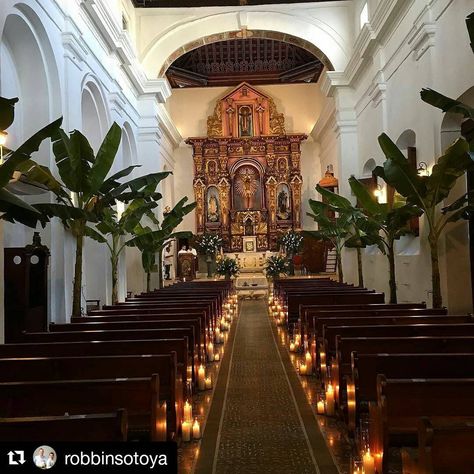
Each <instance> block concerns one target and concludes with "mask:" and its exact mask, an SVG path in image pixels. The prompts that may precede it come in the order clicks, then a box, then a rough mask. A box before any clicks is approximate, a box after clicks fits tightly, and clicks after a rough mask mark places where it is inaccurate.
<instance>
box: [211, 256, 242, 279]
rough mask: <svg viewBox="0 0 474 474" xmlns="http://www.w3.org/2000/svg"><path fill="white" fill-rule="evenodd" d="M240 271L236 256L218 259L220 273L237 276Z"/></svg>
mask: <svg viewBox="0 0 474 474" xmlns="http://www.w3.org/2000/svg"><path fill="white" fill-rule="evenodd" d="M239 272H240V266H239V264H238V263H237V260H235V258H230V257H223V258H220V259H218V260H217V265H216V273H217V274H218V275H222V276H225V277H226V278H230V277H233V276H237V275H238V274H239Z"/></svg>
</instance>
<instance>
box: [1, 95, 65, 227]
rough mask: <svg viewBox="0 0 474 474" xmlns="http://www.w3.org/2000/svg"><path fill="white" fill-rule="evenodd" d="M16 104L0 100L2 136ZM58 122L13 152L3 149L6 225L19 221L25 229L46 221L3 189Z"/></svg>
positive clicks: (3, 201) (13, 115) (52, 132)
mask: <svg viewBox="0 0 474 474" xmlns="http://www.w3.org/2000/svg"><path fill="white" fill-rule="evenodd" d="M17 102H18V99H17V98H13V99H6V98H4V97H0V131H1V132H2V133H5V130H6V129H7V128H8V127H10V125H11V124H12V123H13V121H14V118H15V104H16V103H17ZM61 123H62V118H60V119H58V120H55V121H54V122H52V123H50V124H49V125H47V126H46V127H44V128H42V129H41V130H39V131H38V132H36V133H35V134H34V135H33V136H31V137H30V138H29V139H28V140H26V142H25V143H23V144H22V145H21V146H20V147H18V148H17V149H16V150H9V149H6V148H5V147H3V151H4V157H3V158H4V162H3V163H1V164H0V213H3V214H2V215H1V217H0V218H1V219H3V220H6V221H9V222H20V223H22V224H24V225H26V226H29V227H36V224H37V223H38V222H41V223H42V224H43V225H45V223H46V222H47V220H48V219H47V217H46V216H44V215H42V214H41V213H40V212H39V211H38V210H37V209H35V208H34V207H33V206H31V205H29V204H28V203H26V202H25V201H23V200H22V199H20V198H19V197H17V196H16V195H15V194H13V193H12V192H10V191H9V190H8V189H6V187H7V186H8V183H9V182H10V180H11V179H12V177H13V174H14V173H15V171H18V168H19V166H20V165H21V164H23V163H25V162H26V161H28V160H30V159H31V155H32V154H33V153H34V152H36V151H38V149H39V147H40V145H41V143H42V142H43V141H44V140H46V139H47V138H51V137H52V136H54V135H56V134H57V132H58V130H59V127H60V126H61ZM5 152H6V153H5Z"/></svg>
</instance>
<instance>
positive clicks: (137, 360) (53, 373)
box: [0, 352, 184, 439]
mask: <svg viewBox="0 0 474 474" xmlns="http://www.w3.org/2000/svg"><path fill="white" fill-rule="evenodd" d="M154 373H157V374H159V376H160V387H159V388H160V393H159V395H160V400H162V401H163V400H164V401H166V406H167V437H168V439H174V438H176V436H177V434H178V431H179V427H180V426H181V421H182V419H183V410H184V400H183V397H184V387H183V380H182V375H181V374H178V364H177V357H176V352H172V353H170V354H159V355H158V354H155V355H151V354H146V355H127V356H84V357H24V358H5V359H0V381H1V382H27V381H30V382H32V381H41V380H44V381H46V380H49V381H52V380H84V379H86V380H92V379H104V378H120V379H123V378H137V377H138V378H140V377H151V375H152V374H154Z"/></svg>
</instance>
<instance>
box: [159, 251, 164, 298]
mask: <svg viewBox="0 0 474 474" xmlns="http://www.w3.org/2000/svg"><path fill="white" fill-rule="evenodd" d="M158 288H159V289H161V288H163V256H162V250H160V251H159V252H158Z"/></svg>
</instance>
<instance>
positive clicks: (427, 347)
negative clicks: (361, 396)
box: [331, 336, 474, 387]
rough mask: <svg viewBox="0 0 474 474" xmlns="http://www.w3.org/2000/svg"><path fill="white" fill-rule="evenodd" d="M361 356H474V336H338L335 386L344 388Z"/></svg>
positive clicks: (333, 370)
mask: <svg viewBox="0 0 474 474" xmlns="http://www.w3.org/2000/svg"><path fill="white" fill-rule="evenodd" d="M354 351H355V352H357V353H358V354H384V353H387V354H423V353H425V354H426V353H432V354H434V353H453V354H457V353H471V352H474V337H473V336H447V337H440V336H416V337H351V338H346V337H340V336H336V358H335V361H334V363H332V364H331V368H332V373H331V379H332V381H333V384H334V385H335V386H336V385H339V386H340V387H341V386H342V385H343V377H345V376H350V375H351V372H352V365H351V363H352V358H351V357H352V352H354Z"/></svg>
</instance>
